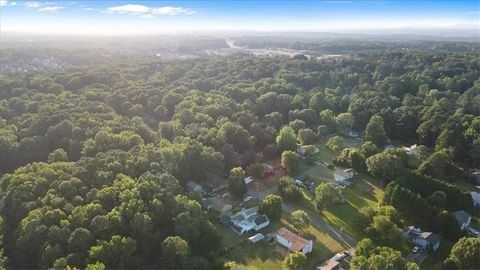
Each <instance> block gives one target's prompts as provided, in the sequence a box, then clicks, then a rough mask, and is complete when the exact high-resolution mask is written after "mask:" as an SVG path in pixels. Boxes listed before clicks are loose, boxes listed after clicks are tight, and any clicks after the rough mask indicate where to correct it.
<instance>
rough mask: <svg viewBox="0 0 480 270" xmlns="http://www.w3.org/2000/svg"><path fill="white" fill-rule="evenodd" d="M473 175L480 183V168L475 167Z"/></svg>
mask: <svg viewBox="0 0 480 270" xmlns="http://www.w3.org/2000/svg"><path fill="white" fill-rule="evenodd" d="M472 176H473V177H474V179H475V181H476V182H477V183H478V184H480V169H475V170H473V172H472Z"/></svg>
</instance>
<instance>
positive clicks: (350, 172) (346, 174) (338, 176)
mask: <svg viewBox="0 0 480 270" xmlns="http://www.w3.org/2000/svg"><path fill="white" fill-rule="evenodd" d="M354 176H355V170H354V169H352V168H350V169H345V170H335V172H334V173H333V178H334V179H335V182H337V183H343V182H345V181H346V180H350V179H352V178H353V177H354Z"/></svg>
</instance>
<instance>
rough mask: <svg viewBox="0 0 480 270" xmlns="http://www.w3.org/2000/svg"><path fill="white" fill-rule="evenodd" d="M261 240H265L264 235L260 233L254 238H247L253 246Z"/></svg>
mask: <svg viewBox="0 0 480 270" xmlns="http://www.w3.org/2000/svg"><path fill="white" fill-rule="evenodd" d="M263 239H265V235H263V234H261V233H257V234H255V235H254V236H252V237H249V238H248V240H249V241H250V242H252V244H255V243H256V242H258V241H261V240H263Z"/></svg>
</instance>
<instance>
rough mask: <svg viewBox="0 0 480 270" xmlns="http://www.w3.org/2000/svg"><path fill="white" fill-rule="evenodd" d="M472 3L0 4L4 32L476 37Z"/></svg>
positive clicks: (476, 9) (478, 13) (477, 14)
mask: <svg viewBox="0 0 480 270" xmlns="http://www.w3.org/2000/svg"><path fill="white" fill-rule="evenodd" d="M479 5H480V4H479V2H478V1H316V2H311V1H295V2H294V1H280V2H274V1H247V2H240V1H209V2H207V1H107V2H103V1H102V2H98V1H75V2H74V1H48V2H47V1H11V0H1V1H0V6H1V7H0V22H1V31H2V32H23V33H25V32H28V33H49V34H92V35H97V34H101V35H105V34H107V35H118V34H164V33H191V32H213V31H246V32H330V33H331V32H338V33H359V34H420V35H439V36H477V37H478V36H479V33H480V32H479V31H480V6H479Z"/></svg>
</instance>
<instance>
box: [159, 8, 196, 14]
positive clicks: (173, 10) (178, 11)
mask: <svg viewBox="0 0 480 270" xmlns="http://www.w3.org/2000/svg"><path fill="white" fill-rule="evenodd" d="M152 13H153V14H158V15H177V14H185V15H191V14H194V13H195V11H193V10H192V9H189V8H183V7H160V8H155V9H153V10H152Z"/></svg>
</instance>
